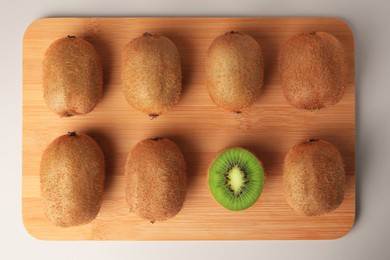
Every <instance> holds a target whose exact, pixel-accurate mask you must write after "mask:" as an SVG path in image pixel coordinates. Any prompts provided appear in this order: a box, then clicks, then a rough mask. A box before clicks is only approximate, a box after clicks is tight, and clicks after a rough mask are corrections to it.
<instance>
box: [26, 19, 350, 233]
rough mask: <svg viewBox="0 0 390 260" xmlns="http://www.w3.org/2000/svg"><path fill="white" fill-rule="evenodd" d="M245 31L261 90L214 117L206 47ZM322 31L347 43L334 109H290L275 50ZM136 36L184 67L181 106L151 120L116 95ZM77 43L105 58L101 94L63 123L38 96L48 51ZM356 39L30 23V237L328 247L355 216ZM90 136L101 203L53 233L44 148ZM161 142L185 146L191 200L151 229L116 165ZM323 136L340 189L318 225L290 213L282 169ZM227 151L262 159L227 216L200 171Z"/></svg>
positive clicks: (142, 23) (214, 25) (225, 23)
mask: <svg viewBox="0 0 390 260" xmlns="http://www.w3.org/2000/svg"><path fill="white" fill-rule="evenodd" d="M232 30H234V31H241V32H243V33H246V34H250V35H251V36H252V37H254V38H255V39H256V41H258V43H259V44H260V45H261V47H262V50H263V54H264V60H265V78H264V87H263V89H262V93H261V95H260V96H259V98H258V99H257V101H256V103H255V104H254V106H253V107H252V108H251V110H250V111H248V112H247V113H245V114H242V115H235V114H232V113H229V112H225V111H222V110H220V109H218V108H217V107H216V106H215V105H214V103H213V102H212V100H211V98H210V97H209V94H208V92H207V88H206V85H205V58H206V52H207V49H208V46H209V45H210V43H211V42H212V40H213V39H214V38H215V37H217V36H219V35H221V34H223V33H225V32H227V31H232ZM310 31H325V32H329V33H332V34H333V35H335V36H336V37H337V38H338V39H339V40H340V41H341V43H342V44H343V46H344V48H345V50H346V53H347V57H348V69H349V70H348V86H347V89H346V93H345V95H344V96H343V98H342V100H341V101H340V102H339V103H338V104H337V105H335V106H333V107H329V108H326V109H323V110H320V111H316V112H309V111H304V110H300V109H296V108H294V107H292V106H290V105H288V103H287V102H286V100H285V98H284V96H283V92H282V88H281V85H280V78H279V71H278V52H279V50H280V47H281V45H282V44H283V43H284V42H285V41H286V40H287V39H288V38H289V37H290V36H292V35H294V34H296V33H301V32H310ZM144 32H150V33H158V34H162V35H166V36H168V37H169V38H170V39H171V40H172V41H173V42H174V43H175V44H176V45H177V47H178V49H179V52H180V55H181V60H182V70H183V92H182V96H181V99H180V101H179V103H178V104H177V105H176V106H175V107H174V108H173V109H172V110H171V111H170V112H168V113H166V114H164V115H163V116H160V117H159V118H157V119H155V120H150V119H149V117H148V116H147V115H145V114H143V113H141V112H138V111H136V110H134V109H133V108H131V106H130V105H129V104H128V103H127V102H126V100H125V97H124V96H123V93H122V88H121V80H120V66H121V53H122V50H123V48H124V46H125V45H126V44H127V42H128V41H129V40H130V39H132V38H135V37H138V36H140V35H141V34H142V33H144ZM69 34H71V35H76V36H78V37H82V38H85V39H86V40H88V41H90V42H91V43H92V44H94V45H95V47H96V48H97V51H98V52H99V54H100V55H101V57H102V60H103V68H104V91H103V98H102V100H101V102H100V103H99V104H98V105H97V106H96V108H95V109H94V110H93V111H92V112H91V113H89V114H87V115H83V116H75V117H70V118H60V117H58V116H57V115H56V114H54V113H53V112H52V111H50V109H49V108H48V107H46V105H45V102H44V100H43V92H42V58H43V54H44V52H45V50H46V49H47V47H48V46H49V45H50V44H51V43H52V42H53V41H54V40H55V39H57V38H60V37H63V36H66V35H69ZM354 71H355V69H354V41H353V35H352V31H351V30H350V28H349V27H348V25H346V24H345V23H344V22H343V21H341V20H339V19H334V18H257V17H253V18H196V17H194V18H168V17H165V18H157V17H156V18H48V19H41V20H37V21H35V22H33V23H32V24H31V25H30V26H29V27H28V28H27V30H26V32H25V36H24V40H23V131H22V135H23V136H22V138H23V147H22V149H23V154H22V156H23V159H22V161H23V167H22V169H23V176H22V210H23V221H24V225H25V227H26V229H27V231H28V232H29V233H30V234H31V235H32V236H34V237H36V238H39V239H45V240H251V239H256V240H263V239H272V240H275V239H335V238H339V237H342V236H343V235H345V234H346V233H348V231H349V230H350V229H351V228H352V225H353V223H354V219H355V81H354ZM73 130H75V131H77V132H80V133H86V134H89V135H90V136H91V137H93V138H94V139H95V140H96V141H97V142H98V143H99V145H100V146H101V147H102V149H103V152H104V154H105V157H106V164H107V165H106V174H107V178H106V186H105V193H104V197H103V205H102V208H101V211H100V213H99V214H98V216H97V218H96V219H95V220H94V221H93V222H92V223H90V224H87V225H84V226H80V227H73V228H60V227H56V226H54V225H53V224H51V223H50V222H49V221H48V219H47V218H46V216H45V215H44V212H43V208H42V202H41V198H40V187H39V163H40V158H41V155H42V152H43V150H44V149H45V147H46V146H47V145H48V144H49V143H50V142H51V141H52V140H53V139H54V138H56V137H57V136H59V135H62V134H65V133H67V132H68V131H73ZM156 136H160V137H168V138H170V139H171V140H173V141H175V142H176V143H177V144H178V145H179V147H180V148H181V149H182V151H183V153H184V156H185V159H186V162H187V165H188V173H187V174H188V175H187V176H188V178H187V179H188V190H187V198H186V201H185V203H184V207H183V209H182V211H181V212H180V213H179V214H178V215H177V216H176V217H175V218H173V219H170V220H168V221H166V222H157V223H154V224H151V223H149V222H146V221H144V220H142V219H140V218H139V217H137V216H135V215H132V214H130V213H129V211H128V209H127V207H126V203H125V183H124V168H125V164H126V158H127V155H128V153H129V152H130V150H131V148H132V147H134V145H135V144H136V143H138V142H139V141H140V140H142V139H145V138H150V137H156ZM313 137H316V138H323V139H325V140H328V141H330V142H332V143H333V144H334V145H336V147H337V148H338V149H339V150H340V152H341V154H342V155H343V157H344V160H345V166H346V173H347V183H346V196H345V199H344V202H343V203H342V205H341V206H340V207H339V208H338V209H337V210H336V211H334V212H332V213H331V214H328V215H325V216H320V217H302V216H297V215H295V214H294V213H293V212H292V211H291V210H290V208H289V207H288V205H287V202H286V200H285V198H284V193H283V183H282V181H283V180H282V163H283V159H284V156H285V155H286V153H287V151H288V150H289V148H290V147H292V146H293V145H294V144H296V143H297V142H299V141H302V140H305V139H308V138H313ZM231 146H242V147H244V148H247V149H249V150H251V151H252V152H253V153H254V154H255V155H257V156H258V157H259V158H260V159H261V160H262V162H263V164H264V167H265V171H266V179H265V186H264V190H263V193H262V195H261V197H260V199H259V200H258V201H257V203H256V204H255V205H254V206H253V207H251V208H249V209H247V210H244V211H240V212H231V211H228V210H226V209H224V208H222V207H221V206H219V204H218V203H217V202H215V201H214V199H213V198H212V196H211V194H210V192H209V191H208V187H207V170H208V167H209V164H210V163H211V162H212V160H213V159H214V157H215V156H216V155H217V154H218V152H219V151H220V150H222V149H224V148H228V147H231Z"/></svg>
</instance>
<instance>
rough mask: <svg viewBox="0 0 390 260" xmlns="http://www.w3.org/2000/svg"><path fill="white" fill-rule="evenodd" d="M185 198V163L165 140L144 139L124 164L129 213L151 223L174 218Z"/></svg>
mask: <svg viewBox="0 0 390 260" xmlns="http://www.w3.org/2000/svg"><path fill="white" fill-rule="evenodd" d="M185 195H186V163H185V160H184V157H183V154H182V152H181V150H180V148H179V147H178V146H177V145H176V144H175V143H174V142H172V141H171V140H169V139H166V138H154V139H146V140H143V141H141V142H139V143H138V144H137V145H136V146H135V147H134V148H133V149H132V151H131V152H130V153H129V156H128V158H127V162H126V201H127V204H128V207H129V209H130V212H133V213H135V214H136V215H138V216H139V217H141V218H143V219H145V220H148V221H150V222H151V223H154V222H155V221H165V220H168V219H170V218H173V217H174V216H176V215H177V214H178V213H179V212H180V210H181V209H182V207H183V204H184V200H185Z"/></svg>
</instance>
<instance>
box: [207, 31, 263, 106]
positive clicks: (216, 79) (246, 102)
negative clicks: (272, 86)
mask: <svg viewBox="0 0 390 260" xmlns="http://www.w3.org/2000/svg"><path fill="white" fill-rule="evenodd" d="M206 72H207V88H208V91H209V94H210V96H211V98H212V100H213V101H214V103H215V104H216V105H217V106H218V107H220V108H222V109H224V110H227V111H231V112H236V113H240V112H242V111H243V110H245V109H247V108H248V107H250V106H251V105H252V104H253V103H254V102H255V100H256V98H257V97H258V95H259V93H260V90H261V87H262V85H263V77H264V60H263V54H262V51H261V47H260V45H259V44H258V43H257V42H256V40H255V39H253V38H252V37H251V36H250V35H246V34H243V33H240V32H235V31H232V32H228V33H225V34H223V35H220V36H219V37H217V38H216V39H214V41H213V42H212V43H211V45H210V47H209V49H208V52H207V61H206Z"/></svg>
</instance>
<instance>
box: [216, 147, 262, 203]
mask: <svg viewBox="0 0 390 260" xmlns="http://www.w3.org/2000/svg"><path fill="white" fill-rule="evenodd" d="M208 184H209V189H210V192H211V194H212V195H213V196H214V198H215V200H216V201H217V202H218V203H219V204H221V205H222V206H223V207H225V208H226V209H229V210H243V209H247V208H249V207H251V206H252V205H253V204H254V203H255V202H256V201H257V199H258V198H259V197H260V194H261V191H262V190H263V185H264V171H263V167H262V164H261V162H260V161H259V160H258V159H257V158H256V156H255V155H253V154H252V153H251V152H249V151H248V150H245V149H243V148H240V147H237V148H229V149H226V150H224V151H222V152H221V153H220V154H219V155H218V156H217V158H216V159H215V160H214V162H213V163H212V164H211V166H210V169H209V173H208Z"/></svg>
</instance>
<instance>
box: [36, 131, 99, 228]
mask: <svg viewBox="0 0 390 260" xmlns="http://www.w3.org/2000/svg"><path fill="white" fill-rule="evenodd" d="M104 180H105V162H104V155H103V152H102V150H101V149H100V147H99V145H98V144H97V143H96V142H95V141H94V140H93V139H92V138H91V137H89V136H88V135H86V134H76V133H75V132H69V133H68V134H67V135H62V136H60V137H58V138H56V139H55V140H54V141H52V142H51V143H50V144H49V145H48V147H47V148H46V149H45V151H44V152H43V154H42V158H41V163H40V185H41V197H42V201H43V206H44V211H45V214H46V216H47V217H48V219H49V220H50V221H51V222H52V223H53V224H55V225H57V226H60V227H72V226H78V225H84V224H87V223H89V222H91V221H92V220H93V219H95V218H96V216H97V214H98V213H99V210H100V207H101V203H102V196H103V189H104Z"/></svg>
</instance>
